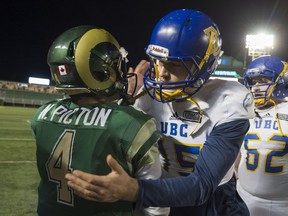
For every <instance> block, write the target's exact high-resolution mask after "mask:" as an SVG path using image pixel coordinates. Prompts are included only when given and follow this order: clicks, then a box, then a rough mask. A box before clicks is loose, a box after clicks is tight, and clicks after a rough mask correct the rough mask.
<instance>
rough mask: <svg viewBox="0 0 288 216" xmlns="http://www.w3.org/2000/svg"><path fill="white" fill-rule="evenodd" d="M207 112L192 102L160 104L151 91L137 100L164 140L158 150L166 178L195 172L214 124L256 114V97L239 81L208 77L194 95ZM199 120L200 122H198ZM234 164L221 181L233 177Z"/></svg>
mask: <svg viewBox="0 0 288 216" xmlns="http://www.w3.org/2000/svg"><path fill="white" fill-rule="evenodd" d="M193 100H195V101H196V102H197V103H198V104H199V106H200V108H201V110H203V112H204V115H203V116H202V119H201V115H200V112H199V109H198V108H197V106H196V105H195V104H194V103H192V102H190V101H187V100H186V101H182V102H169V103H160V102H157V101H156V100H152V99H151V98H150V96H149V95H148V94H146V95H145V96H143V97H140V98H139V99H138V100H136V103H135V106H136V107H138V108H140V109H142V110H143V111H145V112H146V113H148V114H150V115H152V116H154V117H155V118H156V121H157V128H158V129H159V131H161V134H162V139H161V140H160V142H159V149H160V152H161V156H162V165H163V169H164V174H165V175H164V177H174V176H179V175H188V174H189V173H191V172H193V168H194V164H195V162H196V161H197V158H198V156H199V154H200V151H201V149H202V147H203V145H204V143H205V141H206V139H207V137H208V136H209V134H210V133H211V131H212V130H213V128H214V127H216V126H218V125H220V124H223V123H226V122H231V121H234V120H239V119H248V118H253V117H254V107H253V99H252V96H251V94H250V93H249V92H248V91H247V89H246V88H245V87H244V86H243V85H242V84H240V83H238V82H234V81H225V80H220V79H219V80H218V79H214V80H209V81H208V82H207V83H206V84H205V86H204V87H203V88H202V89H200V91H199V92H197V93H196V94H195V95H193ZM199 119H201V122H200V123H198V121H199ZM232 175H233V166H232V167H231V169H230V170H229V171H228V173H227V174H226V176H225V177H224V178H223V180H222V181H221V183H220V184H224V183H226V182H228V181H229V180H230V178H231V177H232Z"/></svg>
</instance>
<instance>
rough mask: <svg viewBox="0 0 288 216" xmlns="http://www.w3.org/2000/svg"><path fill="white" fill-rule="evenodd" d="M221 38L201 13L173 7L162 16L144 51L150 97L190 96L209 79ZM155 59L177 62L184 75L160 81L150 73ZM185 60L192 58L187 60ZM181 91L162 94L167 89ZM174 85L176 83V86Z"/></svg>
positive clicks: (162, 98) (174, 97)
mask: <svg viewBox="0 0 288 216" xmlns="http://www.w3.org/2000/svg"><path fill="white" fill-rule="evenodd" d="M220 50H221V38H220V33H219V30H218V27H217V26H216V24H215V23H214V22H213V21H212V20H211V19H210V18H209V17H208V16H207V15H205V14H203V13H202V12H199V11H194V10H185V9H183V10H175V11H172V12H171V13H169V14H167V15H166V16H164V17H163V18H162V19H161V20H160V21H159V22H158V23H157V24H156V26H155V28H154V30H153V33H152V36H151V39H150V44H149V45H148V46H147V49H146V53H147V55H148V56H149V57H150V58H151V65H152V66H151V67H150V70H148V71H147V72H146V73H145V75H144V85H145V88H146V89H147V90H149V91H150V92H149V94H150V96H151V97H152V98H154V99H155V100H157V101H161V102H164V103H165V102H169V101H178V100H185V99H186V98H188V97H191V96H192V95H193V94H195V93H196V92H197V91H199V90H200V88H201V87H202V86H203V85H204V83H205V82H206V81H207V80H208V79H209V77H210V75H211V74H212V73H213V72H214V70H215V69H216V67H217V64H218V58H219V56H220ZM155 59H156V60H159V61H168V62H173V61H174V62H181V63H182V66H183V68H184V69H185V74H187V76H186V79H184V80H179V81H178V83H177V82H171V83H169V82H165V83H161V80H160V81H159V80H157V79H155V78H157V76H156V77H155V76H154V77H153V73H156V72H155V71H157V68H156V67H157V64H155ZM187 62H192V63H193V64H192V65H193V66H191V64H187ZM169 86H170V89H174V90H175V89H178V92H179V91H182V94H180V92H179V93H177V96H176V95H174V96H173V95H171V94H170V95H168V96H167V95H166V96H165V94H166V93H167V90H168V89H169ZM177 86H178V87H177Z"/></svg>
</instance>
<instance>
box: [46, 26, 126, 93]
mask: <svg viewBox="0 0 288 216" xmlns="http://www.w3.org/2000/svg"><path fill="white" fill-rule="evenodd" d="M127 54H128V53H127V52H126V51H125V49H124V48H123V47H120V45H119V44H118V42H117V40H116V39H115V38H114V37H113V35H111V34H110V33H109V32H108V31H106V30H104V29H100V28H97V27H95V26H88V25H87V26H78V27H74V28H71V29H69V30H67V31H65V32H64V33H62V34H61V35H60V36H58V37H57V38H56V40H55V41H54V42H53V44H52V45H51V47H50V49H49V51H48V57H47V62H48V65H49V67H50V71H51V74H52V77H53V80H54V81H55V83H56V89H57V91H58V92H61V93H66V94H68V95H75V94H81V93H90V92H92V93H95V94H98V95H102V96H110V95H113V94H115V93H116V92H120V94H121V93H122V94H123V93H124V94H126V91H127V85H128V82H127V71H126V63H127V62H128V60H127V58H126V56H127Z"/></svg>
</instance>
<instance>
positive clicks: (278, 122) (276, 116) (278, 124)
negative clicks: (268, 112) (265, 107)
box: [269, 99, 284, 136]
mask: <svg viewBox="0 0 288 216" xmlns="http://www.w3.org/2000/svg"><path fill="white" fill-rule="evenodd" d="M269 102H271V103H272V104H273V105H274V108H275V118H276V122H277V126H278V128H279V131H280V135H281V136H284V134H283V131H282V128H281V125H280V120H279V118H278V113H277V106H276V103H275V101H274V100H272V99H270V100H269Z"/></svg>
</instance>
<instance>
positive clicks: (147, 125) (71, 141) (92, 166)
mask: <svg viewBox="0 0 288 216" xmlns="http://www.w3.org/2000/svg"><path fill="white" fill-rule="evenodd" d="M31 127H32V130H33V132H34V135H35V139H36V144H37V152H36V154H37V167H38V171H39V174H40V177H41V182H40V185H39V188H38V213H39V215H41V216H42V215H49V216H52V215H53V216H56V215H59V216H60V215H61V216H63V215H69V216H74V215H79V216H80V215H81V216H83V215H89V216H90V215H91V216H92V215H97V216H99V215H101V216H102V215H103V216H104V215H105V216H106V215H107V216H108V215H117V216H120V215H123V216H124V215H125V216H126V215H131V211H132V203H130V202H125V201H121V202H120V201H119V202H116V203H97V202H92V201H88V200H84V199H82V198H80V197H78V196H76V195H75V194H73V190H71V189H70V188H69V187H68V186H67V180H66V179H65V177H64V176H65V174H66V173H69V172H71V171H72V170H74V169H79V170H82V171H85V172H89V173H92V174H93V173H94V174H98V175H106V174H108V173H109V172H110V171H111V170H110V168H109V166H108V165H107V164H106V156H107V155H108V154H111V155H112V156H113V157H114V158H115V159H116V160H117V161H118V162H119V163H120V164H121V166H122V167H123V168H124V169H125V170H126V172H128V173H129V174H130V175H131V176H133V177H137V176H136V174H137V172H138V171H139V169H140V168H142V167H143V166H145V165H147V166H149V165H152V164H153V163H154V161H155V160H156V158H157V157H158V156H159V155H158V149H157V144H156V143H157V140H158V139H159V133H158V132H157V130H156V125H155V120H154V118H152V116H150V115H147V114H144V113H143V112H142V111H140V110H136V109H135V108H133V107H132V106H122V105H118V104H117V103H116V102H115V103H114V102H111V103H108V104H97V105H93V106H79V105H76V104H75V103H73V102H72V101H71V100H70V99H65V100H58V101H52V102H50V103H47V104H45V105H43V106H42V107H40V108H39V109H38V110H37V112H36V114H35V116H34V117H33V119H32V123H31ZM127 187H128V186H127Z"/></svg>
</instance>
